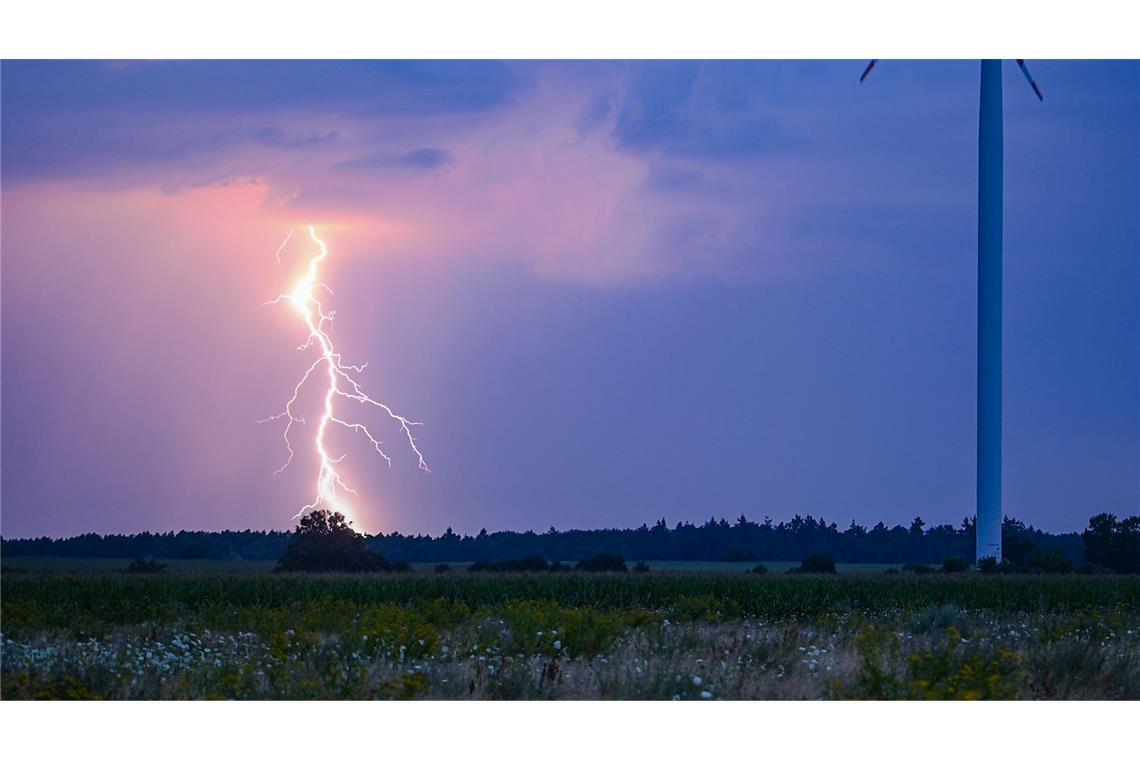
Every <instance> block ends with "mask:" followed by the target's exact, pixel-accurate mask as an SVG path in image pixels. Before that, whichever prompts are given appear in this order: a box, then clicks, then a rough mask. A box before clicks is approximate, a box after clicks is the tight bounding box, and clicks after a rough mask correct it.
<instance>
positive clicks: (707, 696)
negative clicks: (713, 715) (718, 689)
mask: <svg viewBox="0 0 1140 760" xmlns="http://www.w3.org/2000/svg"><path fill="white" fill-rule="evenodd" d="M701 699H712V692H711V691H702V692H701Z"/></svg>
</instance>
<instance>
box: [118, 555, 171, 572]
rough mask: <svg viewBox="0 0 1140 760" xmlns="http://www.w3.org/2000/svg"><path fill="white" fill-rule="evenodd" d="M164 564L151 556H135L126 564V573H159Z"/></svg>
mask: <svg viewBox="0 0 1140 760" xmlns="http://www.w3.org/2000/svg"><path fill="white" fill-rule="evenodd" d="M165 569H166V565H162V564H159V563H158V561H157V560H155V559H154V558H153V557H148V558H143V557H136V558H135V559H133V560H131V564H129V565H127V572H128V573H161V572H162V571H163V570H165Z"/></svg>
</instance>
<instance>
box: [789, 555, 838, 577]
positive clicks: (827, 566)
mask: <svg viewBox="0 0 1140 760" xmlns="http://www.w3.org/2000/svg"><path fill="white" fill-rule="evenodd" d="M793 572H797V573H834V572H835V560H833V559H832V558H831V557H829V556H828V555H826V554H813V555H811V556H810V557H808V558H807V559H805V560H803V561H802V562H800V566H799V567H798V568H795V569H794V570H793Z"/></svg>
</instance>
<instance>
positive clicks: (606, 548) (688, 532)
mask: <svg viewBox="0 0 1140 760" xmlns="http://www.w3.org/2000/svg"><path fill="white" fill-rule="evenodd" d="M1107 518H1111V520H1112V523H1111V524H1109V523H1108V522H1107ZM1098 521H1099V522H1098ZM1129 521H1132V522H1129ZM1090 526H1091V527H1090V530H1089V531H1085V533H1086V534H1088V533H1089V532H1090V531H1093V530H1094V528H1095V530H1098V531H1100V533H1103V534H1105V535H1106V536H1109V538H1105V539H1103V541H1109V542H1111V541H1112V540H1116V539H1113V538H1111V535H1114V534H1113V531H1114V530H1115V531H1118V532H1119V531H1121V530H1124V532H1125V533H1128V532H1129V531H1131V532H1132V533H1136V532H1137V531H1138V529H1140V518H1127V519H1126V520H1124V521H1119V522H1117V521H1116V518H1115V517H1113V516H1111V515H1098V516H1097V517H1095V518H1093V519H1092V520H1090ZM1125 526H1131V527H1128V528H1127V529H1126V528H1125ZM293 535H294V534H293V533H291V532H287V531H251V530H245V531H219V532H206V531H178V532H167V533H149V532H144V533H137V534H133V535H118V534H114V535H105V536H104V535H98V534H95V533H88V534H84V535H80V536H74V537H71V538H56V539H53V538H30V539H29V538H23V539H3V540H2V542H0V552H2V553H3V555H4V556H9V557H16V556H25V557H27V556H42V557H122V558H131V557H143V556H146V557H155V558H162V559H231V560H234V559H259V560H276V559H279V558H280V557H282V555H283V554H284V553H285V550H286V548H287V547H288V545H289V543H290V541H291V539H292V537H293ZM364 540H365V542H366V545H367V547H368V549H369V550H371V551H373V552H376V553H378V554H381V555H383V556H384V557H386V558H388V560H390V561H404V562H498V561H503V560H510V559H517V558H519V557H531V556H534V557H544V558H546V559H547V560H551V561H554V560H561V561H564V562H567V561H568V562H577V561H579V560H583V559H588V558H590V557H595V556H598V555H606V554H611V555H617V556H620V557H623V558H625V559H627V560H633V561H636V560H698V561H737V562H752V561H761V560H763V561H797V562H798V561H800V560H802V559H803V558H805V557H808V556H810V555H813V554H824V555H827V556H830V557H833V558H834V559H835V560H836V561H839V562H879V563H900V564H901V563H927V564H941V563H942V562H943V560H945V559H946V557H949V556H958V557H964V558H969V559H972V558H973V556H974V520H973V518H966V519H964V520H963V521H962V522H961V524H959V525H958V526H956V527H955V526H953V525H948V524H947V525H936V526H932V527H927V526H926V524H925V523H924V522H923V521H922V519H921V518H918V517H916V518H915V519H914V520H913V521H912V522H911V524H910V526H902V525H895V526H894V527H887V526H886V525H885V524H884V523H882V522H880V523H878V524H876V525H874V526H872V527H870V528H867V527H864V526H862V525H859V524H857V523H856V522H854V521H852V523H851V524H850V525H849V526H848V527H847V528H845V529H840V528H839V526H838V525H837V524H836V523H834V522H832V523H828V522H826V521H825V520H823V519H822V518H815V517H812V516H810V515H808V516H802V517H801V516H800V515H796V516H795V517H793V518H792V519H791V520H787V521H781V522H773V521H772V520H771V519H770V518H768V519H764V520H763V521H760V522H755V521H752V520H749V519H748V518H746V517H745V516H744V515H740V516H739V517H738V518H737V519H736V520H735V521H732V522H729V521H727V520H724V519H720V520H717V519H712V518H710V519H709V520H707V521H706V522H704V523H703V524H699V525H698V524H694V523H690V522H678V523H676V524H675V525H673V526H672V527H670V526H669V525H668V524H667V523H666V522H665V520H663V519H662V520H658V521H657V522H656V523H654V524H652V525H649V524H642V525H641V526H640V527H637V528H607V529H595V530H563V531H560V530H557V529H555V528H554V527H551V528H550V529H549V530H547V531H545V532H543V533H536V532H534V531H525V532H517V531H497V532H494V533H490V532H488V531H487V530H485V529H484V530H481V531H480V532H479V533H478V534H476V535H474V536H472V535H459V534H458V533H455V532H454V531H453V530H452V529H451V528H448V529H447V530H446V531H445V532H444V533H443V534H442V535H439V536H430V535H404V534H401V533H399V532H393V533H389V534H378V535H373V536H366V537H365V539H364ZM1002 540H1003V542H1004V545H1005V546H1007V547H1012V548H1013V549H1014V551H1015V553H1016V552H1017V551H1018V550H1019V549H1024V547H1026V546H1027V545H1028V546H1031V547H1034V548H1036V549H1038V550H1040V551H1041V552H1050V553H1052V554H1053V555H1054V556H1061V557H1064V558H1066V559H1068V560H1069V561H1071V562H1073V563H1078V564H1079V563H1081V562H1084V561H1085V560H1086V557H1085V553H1086V541H1085V540H1084V539H1083V538H1082V534H1081V533H1076V532H1073V533H1062V534H1051V533H1046V532H1044V531H1041V530H1038V529H1036V528H1033V527H1032V526H1029V525H1026V524H1025V523H1023V522H1022V521H1020V520H1015V519H1011V518H1006V519H1005V521H1004V523H1003V526H1002ZM1129 540H1131V539H1128V538H1127V537H1126V538H1124V539H1121V540H1119V541H1117V543H1119V544H1120V545H1121V546H1123V547H1125V548H1124V549H1123V550H1122V551H1124V552H1125V553H1127V552H1128V551H1129V549H1128V548H1127V547H1129V546H1131V544H1129V543H1128V541H1129ZM1114 546H1115V544H1114ZM1026 551H1028V550H1026ZM1007 553H1008V552H1007Z"/></svg>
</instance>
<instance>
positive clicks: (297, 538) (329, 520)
mask: <svg viewBox="0 0 1140 760" xmlns="http://www.w3.org/2000/svg"><path fill="white" fill-rule="evenodd" d="M277 569H278V570H283V571H285V572H310V573H322V572H341V573H364V572H376V571H379V570H389V569H390V568H389V566H388V563H387V562H385V561H384V557H382V556H381V555H379V554H376V553H374V552H372V551H370V550H369V549H368V546H367V545H366V544H365V543H364V536H363V535H361V534H360V533H357V532H356V531H355V530H353V529H352V528H351V527H350V526H349V524H348V521H347V520H345V517H344V515H342V514H341V513H340V512H331V511H329V510H325V509H318V510H314V511H312V512H310V513H309V514H307V515H305V516H304V517H302V518H301V524H300V525H298V526H297V528H296V530H295V531H294V532H293V538H292V540H290V541H289V546H288V547H286V549H285V554H283V555H282V556H281V559H280V560H278V562H277Z"/></svg>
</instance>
